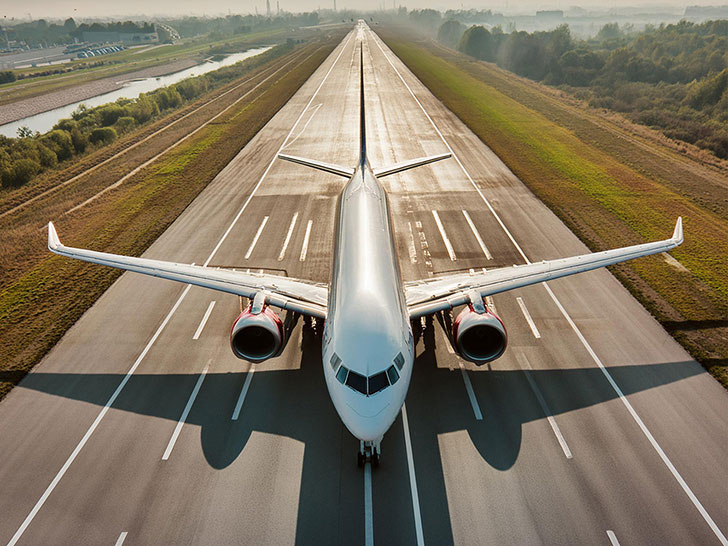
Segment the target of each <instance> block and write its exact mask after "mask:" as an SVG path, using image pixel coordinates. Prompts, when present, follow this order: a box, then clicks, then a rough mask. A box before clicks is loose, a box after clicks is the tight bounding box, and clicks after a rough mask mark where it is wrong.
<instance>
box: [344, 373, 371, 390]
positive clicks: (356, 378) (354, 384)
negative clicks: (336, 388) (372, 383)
mask: <svg viewBox="0 0 728 546" xmlns="http://www.w3.org/2000/svg"><path fill="white" fill-rule="evenodd" d="M346 385H347V386H348V387H351V388H352V389H354V390H355V391H359V392H360V393H362V394H366V393H367V378H366V376H363V375H361V374H358V373H356V372H352V371H351V370H349V375H348V376H347V377H346Z"/></svg>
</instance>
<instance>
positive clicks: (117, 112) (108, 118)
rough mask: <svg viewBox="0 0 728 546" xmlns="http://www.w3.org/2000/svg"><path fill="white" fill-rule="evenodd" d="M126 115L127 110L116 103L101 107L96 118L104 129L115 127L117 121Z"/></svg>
mask: <svg viewBox="0 0 728 546" xmlns="http://www.w3.org/2000/svg"><path fill="white" fill-rule="evenodd" d="M126 114H127V112H126V110H125V109H124V108H122V107H121V106H119V105H118V104H116V103H112V104H106V105H104V106H99V108H97V109H96V116H97V118H98V120H99V123H101V125H102V126H103V127H109V126H110V125H113V124H114V123H116V120H117V119H119V118H120V117H122V116H125V115H126Z"/></svg>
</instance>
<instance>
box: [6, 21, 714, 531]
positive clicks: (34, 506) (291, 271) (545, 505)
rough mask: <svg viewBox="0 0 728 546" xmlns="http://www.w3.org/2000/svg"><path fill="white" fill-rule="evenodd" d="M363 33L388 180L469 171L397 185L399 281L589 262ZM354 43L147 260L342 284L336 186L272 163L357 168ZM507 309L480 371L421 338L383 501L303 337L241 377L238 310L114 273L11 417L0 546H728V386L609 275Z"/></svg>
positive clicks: (378, 150) (374, 135)
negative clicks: (494, 356)
mask: <svg viewBox="0 0 728 546" xmlns="http://www.w3.org/2000/svg"><path fill="white" fill-rule="evenodd" d="M362 36H363V39H364V57H365V64H366V71H365V78H366V96H367V112H368V120H367V124H368V128H367V132H368V134H369V135H371V136H370V142H369V146H368V147H369V150H370V153H371V160H372V163H373V165H374V166H379V165H383V164H388V163H391V162H396V161H402V160H405V159H409V158H413V157H416V156H420V155H425V154H434V153H439V152H444V151H446V150H447V149H448V146H450V147H451V148H452V150H454V152H455V154H456V156H457V159H452V160H447V161H443V162H440V163H438V164H436V165H433V166H430V167H425V168H421V169H418V170H414V171H410V172H408V173H403V174H401V175H396V176H392V177H389V178H387V179H385V180H386V186H387V188H388V190H389V192H390V196H391V201H392V207H393V211H394V223H395V230H396V233H397V239H398V246H399V251H400V257H401V262H402V268H403V272H404V274H405V277H406V278H408V279H415V278H421V277H427V276H429V275H431V274H437V273H441V272H445V271H451V270H463V269H465V270H467V269H470V268H474V269H475V268H481V267H487V268H492V267H498V266H505V265H511V264H517V263H524V261H525V260H526V259H528V260H532V261H536V260H541V259H545V258H555V257H559V256H567V255H571V254H575V253H581V252H585V251H586V248H585V247H584V246H583V245H582V244H581V243H580V242H579V241H578V240H577V239H576V238H575V237H574V235H573V234H571V232H569V230H568V229H567V228H566V227H565V226H564V225H563V224H562V223H561V222H560V221H559V220H558V219H557V218H556V217H555V216H554V215H553V214H552V213H551V212H549V211H548V210H547V209H546V207H544V206H543V205H542V204H541V203H540V202H539V201H538V200H537V199H536V198H535V197H534V196H533V195H532V194H531V193H530V192H529V191H528V190H527V189H526V188H525V187H524V186H523V184H522V183H521V182H520V181H518V180H517V179H516V178H515V177H514V175H513V174H512V173H511V172H510V171H508V169H507V168H506V167H505V166H504V165H503V164H502V163H501V162H500V160H499V159H498V158H497V157H496V156H495V155H494V154H493V153H492V152H491V151H490V150H489V149H488V148H486V147H485V146H484V145H483V144H482V143H480V142H479V141H478V139H477V138H476V137H475V136H474V135H473V134H472V133H471V132H470V131H468V130H467V129H466V128H465V127H464V125H463V124H462V123H461V122H460V121H458V120H457V119H456V118H455V116H453V115H452V114H451V113H449V112H448V111H447V110H446V109H445V108H444V107H443V106H442V105H441V104H440V103H438V102H437V100H436V99H435V98H434V97H432V95H431V94H430V93H429V92H428V91H427V90H425V89H424V88H423V87H422V85H421V84H420V83H419V82H418V81H417V80H416V79H415V78H414V77H413V76H412V75H411V74H410V73H409V72H408V71H407V70H406V69H405V68H404V66H403V65H402V63H401V62H399V60H397V59H396V58H395V57H394V56H393V55H392V53H391V52H390V51H389V50H388V49H387V48H386V46H384V44H382V42H381V41H380V40H379V39H378V38H377V37H376V36H375V35H374V34H373V33H371V32H370V31H366V32H364V33H363V35H362ZM358 39H359V36H357V33H356V32H352V33H351V34H349V35H348V36H347V38H346V39H345V40H344V41H343V42H342V44H341V45H340V46H339V47H338V48H337V49H336V50H335V51H334V52H333V53H332V55H331V57H330V58H329V59H327V60H326V61H325V62H324V63H323V65H322V66H321V67H320V68H319V70H318V71H317V72H316V73H315V74H314V75H313V77H312V78H311V79H310V80H309V81H308V82H307V83H306V84H305V85H304V86H303V87H302V89H301V90H300V91H299V92H298V93H297V94H296V96H295V97H294V98H293V99H292V100H291V101H290V102H289V103H288V104H287V105H286V106H285V107H284V108H283V109H282V110H281V111H280V112H279V113H278V114H277V115H276V116H275V117H274V118H273V119H272V120H271V122H270V123H269V124H268V125H267V126H266V127H265V128H264V129H263V130H262V131H261V132H260V134H259V135H258V136H257V137H256V138H254V139H253V140H252V141H251V142H250V143H249V145H248V146H247V147H246V148H245V149H244V150H243V151H242V152H241V153H240V154H239V155H238V156H237V157H236V158H235V159H234V160H233V161H232V162H231V163H230V164H229V165H228V166H227V167H226V168H225V169H224V170H223V171H222V172H221V173H220V174H219V175H218V177H217V178H216V179H215V180H214V182H213V183H211V184H210V186H209V187H208V188H207V189H206V190H205V191H204V192H203V193H202V194H201V195H200V196H199V197H198V198H197V199H196V200H195V201H194V202H193V203H192V204H191V205H190V207H189V208H188V209H187V210H186V211H185V212H184V213H183V214H182V215H181V216H180V218H179V219H178V221H177V222H175V223H174V224H173V225H172V226H171V227H170V228H169V229H168V230H167V231H166V232H165V233H164V235H162V237H160V238H159V240H158V241H157V242H156V243H155V244H154V245H153V246H152V247H151V248H150V249H149V250H148V251H147V252H146V255H147V256H150V257H155V258H160V259H169V260H175V261H180V262H195V263H198V264H200V263H205V262H209V263H210V264H211V265H218V266H226V267H237V268H252V269H261V268H262V269H265V270H282V272H284V273H286V274H288V275H291V276H295V277H304V278H311V279H315V280H323V281H325V280H328V272H329V267H330V265H331V245H332V237H333V222H334V209H335V202H336V196H337V193H338V192H339V190H340V189H341V185H342V182H341V180H340V179H339V178H338V177H336V176H329V175H326V174H322V173H320V172H317V171H312V170H308V169H305V168H302V167H298V166H296V165H293V164H290V163H286V162H282V161H273V158H274V155H275V153H276V152H277V151H278V150H279V149H280V148H281V147H284V148H285V149H286V151H287V152H289V153H291V154H294V155H307V156H311V157H316V158H318V159H321V160H323V161H331V162H336V163H341V164H351V165H353V164H354V162H355V160H356V156H357V138H358V135H357V116H358V69H359V68H358V49H357V47H358ZM436 216H437V218H439V220H440V224H441V225H442V229H440V227H438V225H437V221H436ZM266 219H267V220H266ZM264 221H265V225H264V227H263V228H262V231H260V236H259V237H258V238H257V241H256V242H255V243H254V244H253V241H254V240H255V239H256V233H258V231H259V230H260V226H261V225H262V224H263V222H264ZM58 228H59V232H60V233H61V236H63V222H62V220H61V221H60V222H59V225H58ZM671 229H672V226H664V232H665V235H666V236H667V235H669V233H670V231H671ZM476 233H477V234H478V236H479V237H480V238H481V239H482V241H483V243H484V245H483V247H481V245H480V244H479V242H478V239H477V236H476ZM289 234H290V235H289ZM687 236H688V237H689V236H690V234H689V233H688V234H687ZM286 241H287V244H286ZM446 241H447V242H446ZM448 246H449V247H450V248H448ZM486 254H487V256H486ZM246 256H247V258H246ZM213 302H214V305H213ZM493 303H494V307H495V308H496V311H497V312H498V313H499V314H500V316H501V317H502V318H503V320H504V321H505V323H506V325H507V327H508V329H509V334H510V346H509V349H508V351H507V353H506V355H505V356H504V357H502V358H501V359H499V360H497V361H496V362H494V363H492V364H491V365H490V366H485V367H483V368H482V369H479V368H475V367H474V366H472V365H470V364H465V363H463V362H462V361H461V360H459V359H458V358H457V356H455V355H453V354H452V352H451V351H449V350H448V347H447V345H446V343H445V340H444V336H443V334H442V332H441V331H439V330H438V329H433V328H429V329H426V330H425V332H424V334H423V337H422V339H421V340H420V343H419V345H418V356H417V360H416V363H415V365H416V370H415V373H414V376H413V381H412V385H411V387H410V392H409V396H408V399H407V404H406V419H402V418H400V419H398V420H397V421H396V422H395V424H394V426H393V427H392V429H391V430H390V432H389V433H388V434H387V436H386V437H385V440H384V443H383V460H382V464H381V466H380V467H379V468H378V469H376V470H375V471H374V472H373V474H372V477H371V487H372V501H371V504H369V503H368V502H365V485H366V484H365V481H366V476H365V474H363V473H362V471H361V470H360V469H358V468H357V466H356V457H355V453H356V450H357V442H356V441H355V440H354V439H353V437H352V436H351V435H350V434H349V433H348V432H347V431H346V429H345V428H344V427H343V426H342V424H341V423H340V421H339V419H338V417H337V415H336V413H335V411H334V409H333V406H332V404H331V403H330V401H329V399H328V395H327V392H326V388H325V385H324V382H323V377H322V372H321V362H320V354H321V353H320V340H319V338H318V337H317V336H316V332H315V331H314V329H313V328H311V327H304V326H303V325H300V326H299V327H298V329H297V330H296V331H295V332H294V337H293V338H292V340H291V342H290V344H289V345H288V347H287V348H286V350H285V352H284V354H283V355H282V356H281V357H280V358H277V359H275V360H272V361H268V362H266V363H263V364H260V365H257V366H256V367H255V369H252V368H251V367H250V366H249V365H248V364H247V363H245V362H242V361H239V360H237V359H235V358H234V357H233V355H232V353H231V352H230V349H229V347H228V332H229V327H230V324H231V322H232V321H233V319H234V318H235V316H236V314H237V313H238V312H239V309H240V305H241V303H240V301H239V300H238V299H237V298H234V297H231V296H227V295H223V294H219V293H215V292H211V291H207V290H204V289H200V288H187V287H184V286H179V285H177V284H175V283H171V282H167V281H162V280H158V279H150V278H146V277H141V276H138V275H134V274H125V275H123V276H122V277H121V278H120V279H119V280H118V281H117V282H116V283H115V284H114V285H113V286H112V287H111V288H110V289H109V290H108V291H107V292H106V293H105V294H104V296H103V297H102V298H101V299H100V300H99V301H98V302H97V304H96V305H95V306H94V307H93V308H91V309H90V310H89V311H88V312H87V313H86V314H85V315H84V316H83V318H82V319H81V320H80V321H79V322H78V323H77V324H76V325H75V326H74V327H73V328H72V329H71V330H70V331H69V332H68V333H67V335H66V336H65V337H64V338H63V339H62V340H61V342H60V343H59V344H58V345H57V346H56V347H55V349H54V350H53V351H52V352H51V353H50V354H49V355H48V357H47V358H46V359H45V360H44V361H43V362H42V363H41V364H40V365H39V366H38V367H37V368H36V370H35V371H34V372H33V373H31V374H30V375H29V376H28V377H27V378H26V379H25V380H24V381H23V382H22V383H21V385H20V386H19V387H18V388H16V389H15V390H14V391H13V392H12V393H11V394H10V395H9V396H8V397H7V398H6V399H5V400H4V401H3V402H2V404H0V438H2V441H1V442H0V461H2V462H1V463H0V484H2V488H1V489H0V514H2V516H1V519H0V543H8V542H10V543H14V540H15V539H17V543H18V544H79V545H81V544H94V545H97V544H110V545H113V544H122V543H123V544H127V545H129V544H256V545H258V544H302V545H308V544H364V543H367V542H369V543H371V542H372V541H373V542H374V543H378V544H403V545H407V544H423V543H426V544H432V545H435V544H437V545H441V544H450V543H455V544H479V545H480V544H499V545H500V544H519V545H520V544H605V545H607V544H612V545H615V544H618V543H620V544H623V545H627V544H661V545H662V544H676V545H684V544H720V543H721V540H723V542H724V543H725V539H724V534H725V533H726V532H728V512H727V511H726V498H727V493H728V465H726V464H725V461H726V455H727V454H728V425H727V424H726V423H727V421H728V395H727V394H726V392H725V391H724V390H723V389H722V388H721V387H720V386H719V385H718V384H717V383H716V382H715V381H714V380H712V379H711V378H710V377H709V376H708V375H707V374H706V373H705V372H704V371H703V370H702V368H701V367H700V366H699V365H698V364H697V363H696V362H694V361H693V360H691V359H690V358H689V356H688V355H687V354H686V353H685V352H684V351H683V350H682V349H681V348H680V347H679V346H678V345H677V344H676V343H675V342H674V341H673V340H672V339H671V338H670V337H669V336H668V334H667V333H666V332H665V331H664V330H663V329H662V328H661V327H660V326H659V325H658V324H657V323H656V322H655V321H654V320H653V319H652V318H651V317H650V316H649V314H648V313H647V312H646V311H645V310H644V309H643V308H642V307H641V306H640V305H639V304H638V303H637V302H636V301H635V300H634V299H633V298H632V297H631V296H630V295H629V294H628V293H627V291H626V290H625V289H624V288H622V286H621V285H620V284H619V283H618V282H617V281H616V280H615V279H614V278H613V277H612V276H611V275H610V274H609V273H608V272H606V271H600V272H593V273H587V274H584V275H582V276H578V277H575V278H570V279H564V280H561V281H557V282H553V283H550V284H549V287H545V286H542V285H539V286H535V287H530V288H527V289H523V290H518V291H515V292H512V293H506V294H502V295H498V296H496V297H495V298H494V302H493ZM208 311H209V313H208ZM527 317H529V318H527ZM205 319H207V320H205ZM180 419H182V420H183V422H184V424H180ZM367 529H369V530H370V532H367Z"/></svg>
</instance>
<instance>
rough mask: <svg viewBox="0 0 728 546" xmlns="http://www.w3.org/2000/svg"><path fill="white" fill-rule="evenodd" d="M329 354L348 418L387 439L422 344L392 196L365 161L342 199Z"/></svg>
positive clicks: (331, 378) (362, 436)
mask: <svg viewBox="0 0 728 546" xmlns="http://www.w3.org/2000/svg"><path fill="white" fill-rule="evenodd" d="M322 354H323V368H324V377H325V378H326V385H327V387H328V389H329V393H330V395H331V400H332V401H333V403H334V407H335V408H336V411H337V412H338V413H339V416H340V417H341V420H342V421H343V422H344V424H345V425H346V427H347V428H348V429H349V431H350V432H351V433H352V434H353V435H354V436H356V437H357V438H358V439H359V440H364V441H377V440H380V439H381V437H382V436H383V435H384V433H385V432H386V431H387V430H388V429H389V427H390V426H391V425H392V423H393V422H394V420H395V419H396V418H397V414H398V413H399V411H400V409H401V408H402V404H403V403H404V399H405V396H406V395H407V389H408V387H409V383H410V378H411V376H412V364H413V360H414V342H413V338H412V329H411V327H410V320H409V314H408V312H407V306H406V304H405V297H404V291H403V289H402V278H401V275H400V270H399V262H398V259H397V252H396V250H395V244H394V235H393V232H392V223H391V218H390V214H389V203H388V200H387V195H386V192H385V191H384V188H383V187H382V185H381V184H380V183H379V181H378V180H377V179H376V177H375V176H374V174H373V173H372V170H371V169H370V167H369V165H368V163H365V162H363V163H362V164H360V165H359V167H358V168H357V169H356V172H355V173H354V175H353V176H352V178H351V179H350V180H349V182H348V183H347V185H346V186H345V187H344V189H343V191H342V192H341V195H340V196H339V203H338V208H337V219H336V237H335V243H334V263H333V269H332V272H331V283H330V289H329V301H328V315H327V318H326V324H325V327H324V337H323V351H322ZM342 367H343V369H342ZM392 367H394V368H395V370H396V371H393V370H392ZM382 372H384V374H385V375H384V376H382V375H380V374H381V373H382ZM337 374H338V377H337ZM375 391H376V392H375Z"/></svg>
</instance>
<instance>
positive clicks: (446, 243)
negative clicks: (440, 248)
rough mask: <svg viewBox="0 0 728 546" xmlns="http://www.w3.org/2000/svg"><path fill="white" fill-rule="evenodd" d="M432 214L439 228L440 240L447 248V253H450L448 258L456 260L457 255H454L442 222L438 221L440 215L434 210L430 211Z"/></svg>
mask: <svg viewBox="0 0 728 546" xmlns="http://www.w3.org/2000/svg"><path fill="white" fill-rule="evenodd" d="M432 216H433V217H434V218H435V223H436V224H437V229H439V230H440V235H441V236H442V240H443V242H444V243H445V248H446V249H447V253H448V254H449V255H450V260H452V261H453V262H454V261H455V260H457V256H455V250H454V249H453V247H452V244H450V239H448V238H447V233H445V228H444V227H443V225H442V222H441V221H440V215H439V214H437V211H436V210H433V211H432Z"/></svg>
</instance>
